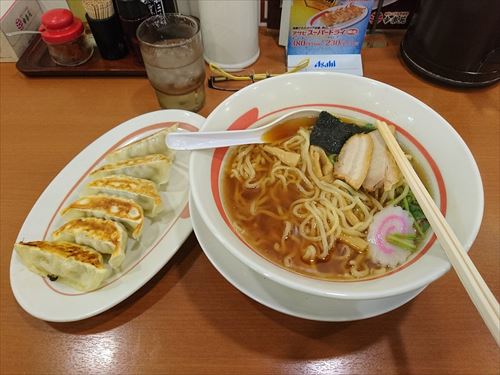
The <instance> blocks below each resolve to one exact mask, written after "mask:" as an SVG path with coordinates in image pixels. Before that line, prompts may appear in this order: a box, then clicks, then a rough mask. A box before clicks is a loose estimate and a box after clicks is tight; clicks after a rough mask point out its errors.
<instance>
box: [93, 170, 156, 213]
mask: <svg viewBox="0 0 500 375" xmlns="http://www.w3.org/2000/svg"><path fill="white" fill-rule="evenodd" d="M86 190H87V192H88V193H89V194H102V193H103V194H109V195H115V196H119V197H124V198H128V199H132V200H134V201H136V202H137V203H139V205H140V206H141V207H142V208H143V210H144V213H145V214H146V216H150V217H154V216H156V215H157V214H158V213H159V212H160V211H161V210H162V209H163V202H162V200H161V196H160V194H159V193H158V189H157V188H156V185H155V183H154V182H152V181H149V180H145V179H143V178H136V177H130V176H125V175H116V176H107V177H102V178H99V179H97V180H93V181H91V182H90V183H89V184H87V186H86Z"/></svg>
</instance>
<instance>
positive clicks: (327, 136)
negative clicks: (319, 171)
mask: <svg viewBox="0 0 500 375" xmlns="http://www.w3.org/2000/svg"><path fill="white" fill-rule="evenodd" d="M372 130H373V129H370V128H368V127H366V128H364V127H361V126H357V125H354V124H346V123H344V122H342V121H341V120H340V119H339V118H338V117H335V116H333V115H331V114H330V113H328V112H326V111H322V112H321V113H320V114H319V117H318V120H316V124H314V126H313V129H312V131H311V137H310V140H311V144H312V145H315V146H319V147H321V148H322V149H323V150H325V151H326V153H327V154H339V153H340V149H341V148H342V146H343V145H344V143H345V142H346V141H347V140H348V139H349V138H351V136H353V135H354V134H357V133H368V132H370V131H372Z"/></svg>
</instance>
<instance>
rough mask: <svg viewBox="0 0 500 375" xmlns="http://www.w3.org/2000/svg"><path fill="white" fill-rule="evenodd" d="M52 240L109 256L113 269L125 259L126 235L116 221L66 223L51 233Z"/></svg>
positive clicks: (94, 218)
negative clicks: (83, 247) (92, 249)
mask: <svg viewBox="0 0 500 375" xmlns="http://www.w3.org/2000/svg"><path fill="white" fill-rule="evenodd" d="M52 238H53V239H54V240H56V241H68V242H75V243H77V244H80V245H87V246H90V247H92V248H94V249H96V250H97V251H98V252H100V253H103V254H111V256H110V258H109V261H108V263H109V264H110V266H111V267H113V268H114V269H119V268H120V266H121V264H122V262H123V259H125V249H126V246H127V239H128V235H127V231H126V229H125V228H124V227H123V225H121V224H120V223H118V222H116V221H113V220H108V219H99V218H96V217H85V218H81V219H74V220H71V221H69V222H67V223H66V224H64V225H63V226H61V227H60V228H58V229H57V230H56V231H54V233H52Z"/></svg>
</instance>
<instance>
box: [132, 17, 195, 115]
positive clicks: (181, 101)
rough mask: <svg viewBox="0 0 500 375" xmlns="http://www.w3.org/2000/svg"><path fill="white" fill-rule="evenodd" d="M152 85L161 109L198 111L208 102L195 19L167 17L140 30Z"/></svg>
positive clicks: (149, 21) (146, 22)
mask: <svg viewBox="0 0 500 375" xmlns="http://www.w3.org/2000/svg"><path fill="white" fill-rule="evenodd" d="M137 39H138V40H139V44H140V48H141V54H142V59H143V60H144V65H145V67H146V73H147V75H148V78H149V82H150V83H151V85H152V86H153V88H154V90H155V92H156V96H157V98H158V102H159V103H160V106H161V107H162V108H177V109H186V110H189V111H198V110H199V109H200V108H201V107H202V106H203V103H204V101H205V85H204V81H205V63H204V60H203V45H202V42H201V33H200V26H199V23H198V21H197V20H196V19H195V18H192V17H189V16H184V15H180V14H174V13H167V14H165V16H163V15H156V16H152V17H149V18H148V19H146V20H144V21H143V22H142V23H141V24H140V25H139V27H138V28H137Z"/></svg>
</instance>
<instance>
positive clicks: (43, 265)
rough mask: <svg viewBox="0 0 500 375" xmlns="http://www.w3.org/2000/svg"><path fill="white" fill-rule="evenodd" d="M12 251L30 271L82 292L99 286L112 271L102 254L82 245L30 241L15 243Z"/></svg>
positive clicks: (63, 242)
mask: <svg viewBox="0 0 500 375" xmlns="http://www.w3.org/2000/svg"><path fill="white" fill-rule="evenodd" d="M14 250H15V251H16V253H17V255H19V258H20V259H21V262H22V263H23V264H24V265H25V266H26V267H27V268H28V269H29V270H30V271H32V272H34V273H37V274H39V275H41V276H44V277H45V276H48V277H49V278H50V279H51V280H54V279H56V278H57V280H59V281H61V282H62V283H64V284H67V285H69V286H71V287H73V288H75V289H78V290H81V291H90V290H94V289H96V288H98V287H99V286H100V285H101V284H102V282H103V281H104V280H105V279H106V278H107V277H108V276H109V275H110V274H111V270H110V269H109V268H108V267H106V265H105V264H104V261H103V258H102V255H101V254H99V253H98V252H97V251H95V250H94V249H91V248H90V247H87V246H84V245H78V244H75V243H71V242H65V241H33V242H19V243H16V244H15V245H14Z"/></svg>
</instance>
